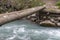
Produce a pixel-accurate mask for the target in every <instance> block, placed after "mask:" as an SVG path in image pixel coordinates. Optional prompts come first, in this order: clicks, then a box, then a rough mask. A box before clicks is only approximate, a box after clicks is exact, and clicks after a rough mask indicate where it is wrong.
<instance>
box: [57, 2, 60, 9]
mask: <svg viewBox="0 0 60 40" xmlns="http://www.w3.org/2000/svg"><path fill="white" fill-rule="evenodd" d="M56 6H58V8H59V9H60V1H58V2H57V3H56Z"/></svg>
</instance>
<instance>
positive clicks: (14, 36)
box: [0, 20, 60, 40]
mask: <svg viewBox="0 0 60 40" xmlns="http://www.w3.org/2000/svg"><path fill="white" fill-rule="evenodd" d="M0 40H60V29H59V28H57V29H56V28H47V27H42V26H39V25H37V24H34V23H31V22H30V21H28V20H17V21H14V22H10V23H7V24H5V25H3V26H2V27H0Z"/></svg>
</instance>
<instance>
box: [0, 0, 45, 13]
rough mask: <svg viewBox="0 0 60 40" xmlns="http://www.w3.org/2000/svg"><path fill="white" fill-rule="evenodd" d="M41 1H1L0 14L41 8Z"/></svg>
mask: <svg viewBox="0 0 60 40" xmlns="http://www.w3.org/2000/svg"><path fill="white" fill-rule="evenodd" d="M43 4H44V3H42V2H41V1H40V0H0V13H4V12H11V11H18V10H21V9H26V8H31V7H35V6H41V5H43Z"/></svg>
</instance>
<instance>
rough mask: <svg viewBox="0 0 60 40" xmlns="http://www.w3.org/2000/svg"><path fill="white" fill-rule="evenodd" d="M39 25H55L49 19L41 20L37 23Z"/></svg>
mask: <svg viewBox="0 0 60 40" xmlns="http://www.w3.org/2000/svg"><path fill="white" fill-rule="evenodd" d="M39 24H40V25H41V26H50V27H53V26H56V25H55V23H52V22H51V21H50V20H45V21H42V22H40V23H39Z"/></svg>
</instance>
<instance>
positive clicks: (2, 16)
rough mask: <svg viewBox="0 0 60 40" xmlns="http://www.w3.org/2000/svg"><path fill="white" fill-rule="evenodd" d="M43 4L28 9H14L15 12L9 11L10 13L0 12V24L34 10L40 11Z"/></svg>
mask: <svg viewBox="0 0 60 40" xmlns="http://www.w3.org/2000/svg"><path fill="white" fill-rule="evenodd" d="M44 8H45V7H44V6H42V7H41V6H38V7H34V8H29V9H25V10H21V11H15V12H10V13H4V14H0V25H2V24H4V23H7V22H10V21H13V20H16V19H20V18H22V17H25V16H28V15H31V14H34V12H37V11H40V10H42V9H44Z"/></svg>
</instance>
